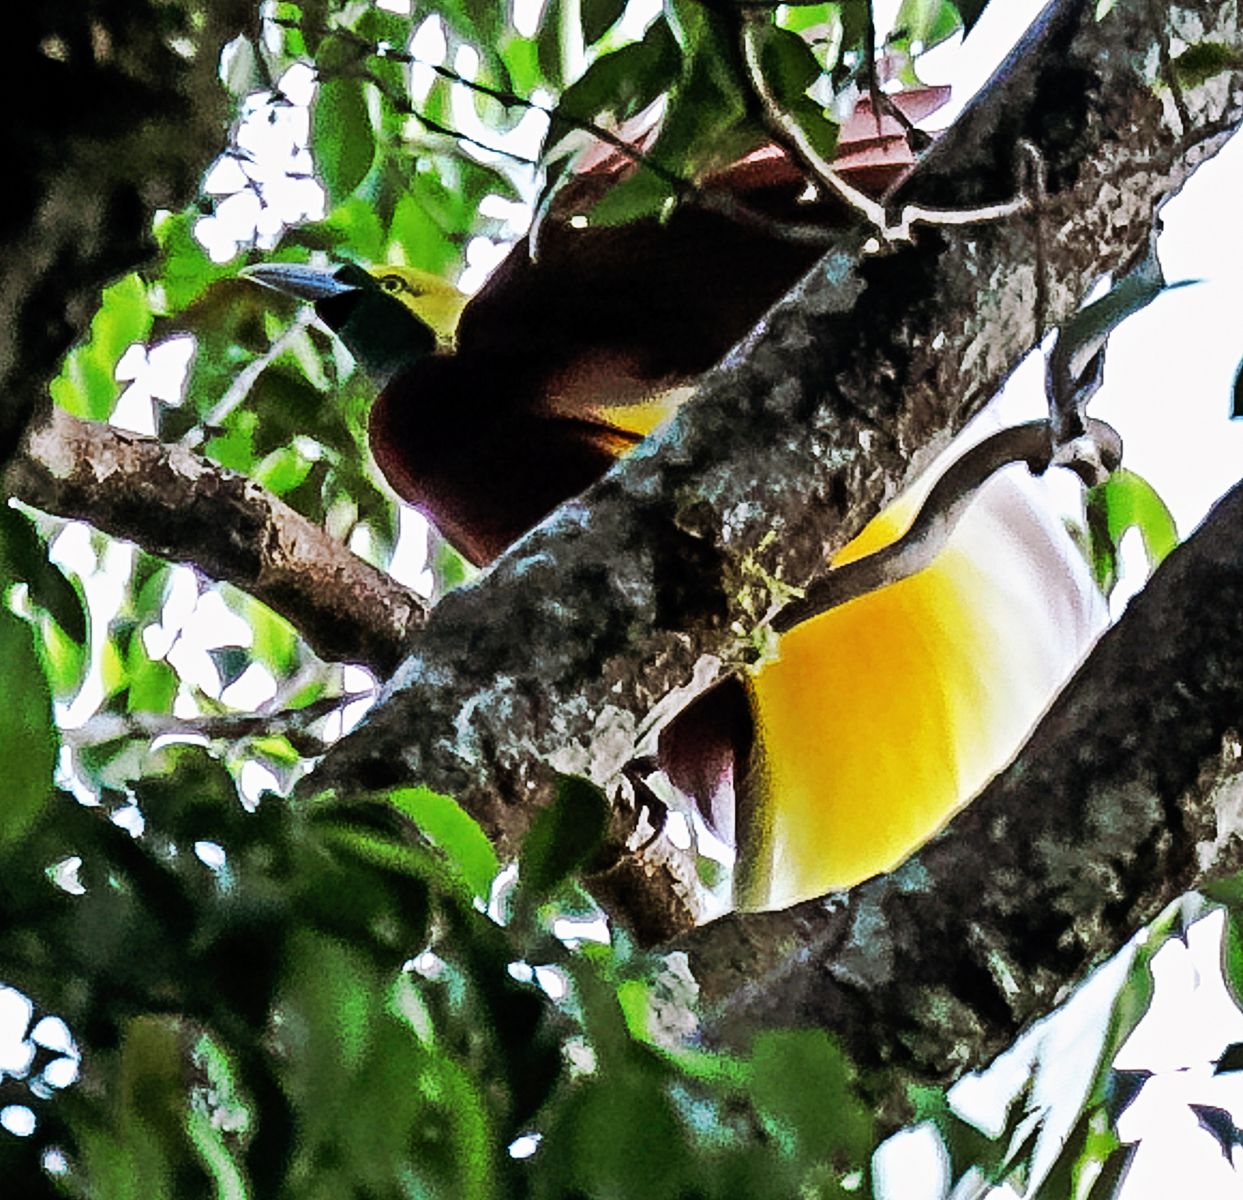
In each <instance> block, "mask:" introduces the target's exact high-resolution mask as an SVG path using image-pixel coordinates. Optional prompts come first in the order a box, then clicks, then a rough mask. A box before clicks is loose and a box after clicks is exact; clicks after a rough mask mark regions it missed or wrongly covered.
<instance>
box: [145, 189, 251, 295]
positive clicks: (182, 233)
mask: <svg viewBox="0 0 1243 1200" xmlns="http://www.w3.org/2000/svg"><path fill="white" fill-rule="evenodd" d="M201 216H202V214H201V213H200V212H199V211H198V210H197V209H194V208H190V209H185V210H183V211H182V212H178V213H171V214H169V215H168V216H166V217H164V218H163V219H162V220H159V221H157V222H156V224H155V238H156V241H157V242H158V243H159V244H160V248H161V250H162V251H163V260H162V262H161V264H160V273H159V274H158V275H156V276H155V277H154V278H152V280H151V282H152V283H153V284H156V285H157V286H158V287H159V288H160V290H161V291H162V293H163V301H164V303H163V309H164V311H165V312H166V313H169V314H175V313H180V312H182V311H183V310H184V309H185V308H186V307H187V306H188V305H189V304H191V303H193V302H194V301H195V300H197V299H198V298H199V297H200V296H201V295H202V294H203V292H204V291H206V289H207V288H208V287H209V286H210V285H211V284H213V283H215V282H216V280H218V279H222V278H224V277H225V276H228V275H232V274H233V273H234V271H235V270H236V268H234V267H230V266H225V265H223V264H221V263H215V262H212V260H211V258H210V257H209V256H208V254H207V251H206V250H204V249H203V246H202V245H201V244H200V242H199V240H198V239H197V238H196V237H195V236H194V224H195V222H196V221H198V220H199V219H200V218H201Z"/></svg>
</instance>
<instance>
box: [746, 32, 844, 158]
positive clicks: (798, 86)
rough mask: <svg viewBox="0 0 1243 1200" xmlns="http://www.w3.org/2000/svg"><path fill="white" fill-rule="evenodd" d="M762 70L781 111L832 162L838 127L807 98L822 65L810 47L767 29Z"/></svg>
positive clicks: (794, 35) (796, 38) (793, 37)
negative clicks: (808, 90)
mask: <svg viewBox="0 0 1243 1200" xmlns="http://www.w3.org/2000/svg"><path fill="white" fill-rule="evenodd" d="M760 68H761V70H762V71H763V73H764V77H765V79H766V80H767V81H768V84H769V87H770V88H771V90H772V93H773V95H774V97H775V98H776V100H777V102H778V104H779V105H780V106H781V108H782V109H783V110H784V111H785V112H786V113H787V115H789V116H790V117H792V118H793V119H794V120H796V121H797V122H798V124H799V126H800V127H801V128H802V130H803V132H804V133H805V134H806V135H807V137H808V139H809V140H810V141H811V143H812V145H813V146H814V147H815V149H816V151H817V153H818V154H819V155H820V156H821V157H822V158H824V159H826V160H829V161H831V160H832V158H833V156H834V154H835V153H836V152H837V132H838V127H837V125H836V124H835V123H834V122H833V121H830V120H829V119H828V117H826V116H825V114H824V111H823V110H822V109H821V107H820V106H819V105H818V104H816V103H815V102H814V101H813V100H811V99H810V98H809V97H808V95H807V89H808V88H809V87H811V85H812V84H813V83H815V81H816V80H817V79H818V78H819V77H820V64H819V62H817V60H816V56H815V55H814V54H813V53H812V50H811V47H810V46H809V45H808V44H807V42H805V41H804V40H803V39H802V38H801V37H799V35H798V34H796V33H791V32H790V31H789V30H788V29H781V28H778V27H777V26H775V25H772V26H767V27H766V28H765V33H764V38H763V42H762V44H761V46H760Z"/></svg>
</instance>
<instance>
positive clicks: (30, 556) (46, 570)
mask: <svg viewBox="0 0 1243 1200" xmlns="http://www.w3.org/2000/svg"><path fill="white" fill-rule="evenodd" d="M6 576H7V577H8V578H11V579H15V580H16V579H20V580H22V581H24V582H25V584H26V586H27V587H28V588H29V589H30V598H31V600H33V601H34V602H35V603H36V604H37V605H38V606H39V607H40V608H43V609H46V610H47V611H48V612H49V613H50V614H51V615H52V616H53V617H54V618H55V619H56V621H57V623H58V624H59V625H60V627H61V629H62V630H63V631H64V632H65V633H66V634H68V635H69V637H71V638H72V639H73V640H74V641H75V642H78V643H81V642H84V641H85V640H86V608H85V606H84V604H83V601H82V595H81V593H80V592H79V591H78V589H77V588H76V587H74V585H73V584H72V583H70V582H69V580H68V579H66V578H65V576H64V575H63V574H61V571H60V569H59V568H58V567H57V566H56V565H55V564H54V563H52V562H49V561H48V556H47V547H46V546H45V545H44V544H43V541H42V539H41V538H40V537H39V535H38V533H36V532H35V527H34V525H33V523H32V522H31V521H30V519H29V518H28V517H26V516H25V515H24V514H23V513H21V512H19V511H18V510H17V509H15V508H11V507H9V506H8V505H0V577H6Z"/></svg>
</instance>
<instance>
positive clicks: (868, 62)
mask: <svg viewBox="0 0 1243 1200" xmlns="http://www.w3.org/2000/svg"><path fill="white" fill-rule="evenodd" d="M866 7H867V24H866V25H865V27H864V30H863V59H864V70H865V71H866V72H867V77H868V96H869V97H870V99H871V101H872V120H873V121H875V122H876V136H877V137H880V135H881V109H882V107H883V106H884V101H883V100H882V99H881V95H882V92H881V90H880V80H879V79H878V78H877V77H876V12H875V8H874V5H873V2H872V0H866ZM894 107H895V108H896V107H897V105H894Z"/></svg>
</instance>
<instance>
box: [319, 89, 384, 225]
mask: <svg viewBox="0 0 1243 1200" xmlns="http://www.w3.org/2000/svg"><path fill="white" fill-rule="evenodd" d="M363 88H364V85H363V82H362V81H361V80H359V79H351V78H333V79H325V80H323V81H322V82H321V83H320V85H319V90H318V91H317V92H316V94H315V101H314V104H313V106H312V110H311V118H312V134H311V145H312V146H313V147H314V148H315V159H316V163H317V165H318V167H319V173H320V176H321V177H322V179H323V181H324V187H325V188H326V189H327V191H328V198H329V201H330V202H331V203H332V204H333V205H334V206H335V205H337V204H340V203H341V202H342V201H344V200H345V198H346V197H347V196H349V194H350V193H351V192H352V191H353V190H354V189H355V188H356V187H357V186H358V185H359V184H360V183H362V181H363V179H364V177H365V176H366V174H367V172H368V171H369V170H371V163H372V161H373V160H374V158H375V148H376V147H375V130H374V129H373V128H372V125H371V116H370V114H369V113H368V111H367V97H366V95H365V94H364V91H363Z"/></svg>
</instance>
